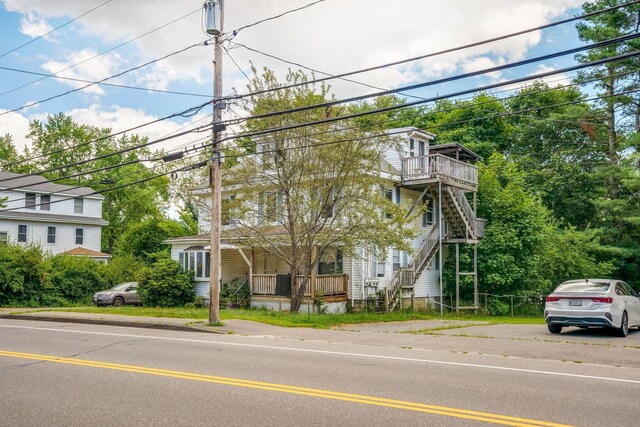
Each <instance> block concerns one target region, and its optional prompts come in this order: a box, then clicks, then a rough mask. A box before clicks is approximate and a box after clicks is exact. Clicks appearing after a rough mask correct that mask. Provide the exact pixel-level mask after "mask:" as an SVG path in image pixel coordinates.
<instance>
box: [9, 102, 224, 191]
mask: <svg viewBox="0 0 640 427" xmlns="http://www.w3.org/2000/svg"><path fill="white" fill-rule="evenodd" d="M212 102H213V101H207V102H205V103H203V104H200V105H196V106H195V107H191V108H188V109H186V110H183V111H181V112H179V113H174V114H170V115H168V116H164V117H160V118H159V119H155V120H151V121H149V122H145V123H142V124H140V125H137V126H134V127H131V128H128V129H125V130H121V131H119V132H115V133H111V134H109V135H106V136H102V137H100V138H96V139H93V140H91V141H87V142H82V143H80V144H76V145H72V146H69V147H65V148H61V149H58V150H54V151H50V152H47V153H43V154H39V155H37V156H31V157H27V158H25V159H21V160H19V161H15V162H10V163H5V164H3V165H2V166H1V168H2V169H7V168H10V167H11V166H14V165H17V164H19V163H24V162H29V161H31V160H37V159H41V158H43V157H46V156H51V155H54V154H59V153H63V152H65V151H69V150H73V149H76V148H80V147H85V146H87V145H91V144H95V143H96V142H100V141H104V140H106V139H109V138H112V137H114V136H119V135H124V134H125V133H127V132H131V131H133V130H137V129H141V128H143V127H146V126H149V125H152V124H155V123H159V122H162V121H164V120H168V119H172V118H174V117H191V116H194V115H196V114H197V113H198V112H199V111H200V110H202V109H203V108H204V107H206V106H207V105H210V104H211V103H212ZM0 182H2V181H1V180H0Z"/></svg>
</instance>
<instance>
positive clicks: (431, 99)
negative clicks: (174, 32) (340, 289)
mask: <svg viewBox="0 0 640 427" xmlns="http://www.w3.org/2000/svg"><path fill="white" fill-rule="evenodd" d="M638 54H640V51H634V52H630V53H626V54H622V55H618V56H616V57H612V58H606V59H601V60H598V61H592V62H589V63H583V64H577V65H574V66H572V67H568V68H565V69H558V70H552V71H548V72H545V73H540V74H536V75H533V76H527V77H522V78H519V79H515V80H510V81H505V82H499V83H494V84H491V85H487V86H484V87H480V88H474V89H467V90H464V91H459V92H456V93H453V94H448V95H442V96H436V97H432V98H429V99H426V100H424V101H414V102H411V103H407V104H403V105H400V106H391V107H385V108H380V109H376V110H372V111H365V112H360V113H354V114H350V115H347V116H338V117H332V118H327V119H324V120H319V121H315V122H308V123H298V124H293V125H288V126H284V127H280V128H275V129H266V130H263V131H258V132H253V133H245V134H241V135H235V136H232V137H225V138H223V139H222V140H221V142H222V141H227V140H231V139H235V138H236V137H239V136H240V137H249V136H259V135H265V134H268V133H272V132H276V131H282V130H291V129H296V128H301V127H307V126H313V125H318V124H326V123H332V122H335V121H340V120H346V119H350V118H356V117H363V116H366V115H371V114H378V113H380V112H387V111H393V110H396V109H401V108H407V107H409V106H412V105H418V104H422V103H426V102H433V101H437V100H441V99H446V98H451V97H455V96H459V95H465V94H469V93H474V92H481V91H486V90H487V89H491V88H495V87H501V86H505V85H512V84H514V83H520V82H524V81H529V80H537V79H539V78H540V77H546V76H549V75H553V74H559V73H563V72H566V71H572V70H577V69H582V68H587V67H591V66H594V65H601V64H604V63H607V62H613V61H617V60H621V59H626V58H630V57H633V56H637V55H638ZM204 105H206V104H203V106H204ZM189 132H192V131H188V132H183V133H180V134H178V135H176V136H180V135H183V134H186V133H189ZM172 138H173V137H172ZM166 139H169V138H166ZM163 140H165V139H160V140H157V141H153V142H150V143H145V144H141V145H138V146H134V147H131V148H129V149H127V150H125V151H132V150H134V149H137V148H143V147H146V146H148V145H151V144H154V143H157V142H161V141H163ZM85 144H86V143H85ZM208 146H211V144H209V145H205V146H203V148H205V147H208ZM67 149H69V148H67ZM67 149H63V150H59V151H66V150H67ZM121 152H122V151H121ZM121 152H116V153H112V154H107V155H103V156H100V157H98V158H94V159H88V160H85V161H83V162H77V163H74V164H71V165H66V166H62V167H58V168H54V169H50V170H47V171H43V172H40V173H47V172H53V171H56V170H60V169H63V168H65V167H71V166H76V165H79V164H84V163H88V162H90V161H94V160H98V159H100V158H105V157H110V156H113V155H116V154H120V153H121ZM31 175H36V174H31ZM3 181H6V179H5V180H0V182H3Z"/></svg>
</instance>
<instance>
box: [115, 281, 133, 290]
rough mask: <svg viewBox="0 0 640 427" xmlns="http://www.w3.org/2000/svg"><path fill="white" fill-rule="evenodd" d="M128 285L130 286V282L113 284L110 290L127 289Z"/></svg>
mask: <svg viewBox="0 0 640 427" xmlns="http://www.w3.org/2000/svg"><path fill="white" fill-rule="evenodd" d="M129 286H131V283H120V284H119V285H115V286H114V287H113V288H111V290H112V291H122V290H125V289H127V288H128V287H129Z"/></svg>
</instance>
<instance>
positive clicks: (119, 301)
mask: <svg viewBox="0 0 640 427" xmlns="http://www.w3.org/2000/svg"><path fill="white" fill-rule="evenodd" d="M123 305H124V299H123V298H122V297H115V298H114V299H113V306H114V307H122V306H123Z"/></svg>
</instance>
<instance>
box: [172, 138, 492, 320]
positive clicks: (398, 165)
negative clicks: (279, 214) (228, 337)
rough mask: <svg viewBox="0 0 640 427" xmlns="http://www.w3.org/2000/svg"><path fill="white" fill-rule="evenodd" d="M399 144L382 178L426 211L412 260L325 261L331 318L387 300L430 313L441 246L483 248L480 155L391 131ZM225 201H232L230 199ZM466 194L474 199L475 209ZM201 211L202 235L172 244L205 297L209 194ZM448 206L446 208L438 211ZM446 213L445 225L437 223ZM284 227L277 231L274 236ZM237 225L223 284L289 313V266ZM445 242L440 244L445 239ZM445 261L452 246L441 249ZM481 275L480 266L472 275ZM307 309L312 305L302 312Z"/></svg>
mask: <svg viewBox="0 0 640 427" xmlns="http://www.w3.org/2000/svg"><path fill="white" fill-rule="evenodd" d="M389 132H393V134H395V135H397V134H398V133H400V135H401V137H400V139H401V142H400V143H399V144H397V145H395V146H394V147H393V148H389V149H388V150H386V152H385V153H384V159H383V160H382V162H381V170H380V173H381V174H382V176H383V177H384V178H385V179H387V180H388V184H387V185H385V188H384V192H385V195H386V196H387V197H388V198H389V199H390V200H391V201H392V202H394V203H403V204H409V205H419V206H423V205H426V206H425V210H424V213H423V214H422V215H421V216H419V217H417V218H416V220H415V223H414V224H413V226H414V227H415V228H416V229H417V230H418V235H417V237H416V238H415V239H414V240H413V241H412V242H411V243H412V247H413V248H414V252H413V253H407V252H404V251H400V250H397V249H389V251H388V253H376V252H375V251H374V250H373V248H361V250H360V251H359V253H357V254H356V255H355V256H354V257H348V256H346V255H345V256H343V254H341V253H340V252H339V251H338V252H336V253H334V254H331V255H327V256H326V259H323V260H322V262H320V264H319V265H318V268H317V271H315V272H313V274H315V275H316V276H315V277H314V281H315V284H314V285H312V286H314V289H315V292H310V291H309V290H307V294H309V295H311V294H313V293H317V292H319V293H321V294H322V295H324V296H325V304H326V305H327V307H328V308H329V310H330V311H345V309H346V305H347V302H350V303H351V305H352V306H353V307H361V308H362V307H363V305H364V304H365V303H366V301H367V300H368V299H369V298H371V297H377V298H378V299H384V298H383V295H384V294H385V293H386V302H385V304H386V306H385V308H386V309H389V308H393V307H395V306H396V304H397V303H400V304H404V305H407V304H408V303H410V302H412V303H414V304H415V305H417V306H425V305H428V304H430V303H431V302H432V301H433V300H436V299H439V298H440V292H441V288H440V271H439V270H440V256H438V255H439V252H438V251H439V249H440V248H441V247H442V245H443V244H465V243H470V244H477V242H478V239H480V238H481V237H482V235H483V228H484V222H483V221H482V220H479V219H477V218H476V217H475V193H476V191H477V183H478V181H477V168H476V166H475V165H473V163H475V162H476V161H477V160H478V159H479V156H477V155H476V154H475V153H473V152H471V151H470V150H468V149H466V148H464V147H463V146H461V145H460V144H455V143H454V144H441V145H430V141H432V140H433V138H434V135H433V134H430V133H428V132H424V131H421V130H418V129H416V128H401V129H393V130H390V131H389ZM224 190H225V189H224V188H223V200H224V198H225V197H226V198H229V197H234V196H233V195H232V194H229V192H225V191H224ZM465 193H472V194H473V203H472V204H473V206H472V204H471V203H469V201H468V200H467V197H466V196H465ZM199 197H200V199H201V200H200V202H201V203H200V204H201V205H205V206H207V207H208V208H206V209H200V210H199V221H198V226H199V231H200V232H201V233H202V234H200V235H197V236H187V237H180V238H174V239H169V240H167V241H166V242H167V243H170V244H171V245H172V249H171V257H172V258H173V259H174V260H176V261H179V262H180V263H181V265H182V266H183V268H185V269H191V270H193V271H194V273H195V282H196V284H195V290H196V293H197V294H198V295H201V296H205V297H206V296H207V293H208V291H209V252H208V250H209V234H208V231H209V229H210V223H209V218H208V212H209V211H210V206H211V200H210V198H211V192H210V190H204V191H202V192H201V193H200V194H199ZM440 200H441V201H442V206H439V205H438V202H439V201H440ZM439 212H441V215H442V218H443V219H444V221H442V222H439V221H438V213H439ZM278 228H279V227H277V226H275V225H274V230H273V232H274V233H278V232H279V230H278ZM236 232H237V228H236V227H235V226H234V224H233V222H231V223H230V224H226V225H224V230H223V232H222V246H221V248H222V250H221V253H222V256H221V258H222V259H221V264H222V283H223V284H224V283H227V282H230V281H231V280H232V279H235V278H239V279H241V280H244V281H247V282H248V283H249V285H250V289H251V303H252V305H253V306H257V307H261V306H264V307H268V308H273V309H282V310H287V309H288V301H287V299H286V298H284V296H283V295H278V292H277V290H276V288H277V286H276V281H277V280H278V279H277V276H278V275H280V274H287V273H288V272H289V269H288V266H287V265H286V264H285V263H284V262H283V261H282V260H280V259H279V258H278V257H276V256H275V255H271V254H269V253H266V252H265V251H264V250H262V249H259V248H250V247H240V246H236V245H234V244H232V243H231V242H233V241H238V236H237V234H236ZM440 236H442V239H440ZM442 248H443V250H442V252H443V255H446V247H442ZM475 269H476V268H475V267H474V270H475ZM302 310H303V311H304V310H306V306H303V307H302Z"/></svg>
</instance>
